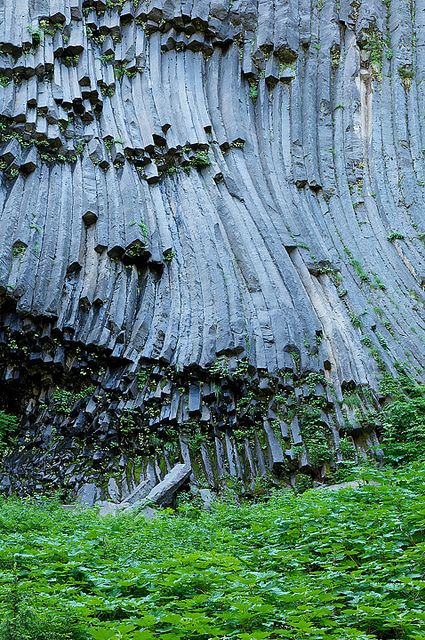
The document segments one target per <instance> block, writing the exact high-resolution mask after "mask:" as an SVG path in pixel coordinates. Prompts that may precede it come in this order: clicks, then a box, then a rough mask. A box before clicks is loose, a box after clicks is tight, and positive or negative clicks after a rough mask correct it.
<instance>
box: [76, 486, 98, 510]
mask: <svg viewBox="0 0 425 640" xmlns="http://www.w3.org/2000/svg"><path fill="white" fill-rule="evenodd" d="M99 495H100V492H99V490H98V488H97V487H96V485H95V484H93V483H85V484H83V485H82V487H81V489H80V490H79V492H78V495H77V497H78V501H79V502H81V504H83V505H85V506H86V507H93V506H94V504H95V503H96V501H97V499H98V497H99Z"/></svg>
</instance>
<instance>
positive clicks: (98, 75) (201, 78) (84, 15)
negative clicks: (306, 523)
mask: <svg viewBox="0 0 425 640" xmlns="http://www.w3.org/2000/svg"><path fill="white" fill-rule="evenodd" d="M0 24H1V27H0V28H1V36H0V40H1V55H0V84H1V87H0V89H1V97H0V105H1V106H0V111H1V113H2V117H1V121H0V134H1V145H0V167H1V170H2V172H1V178H0V180H1V182H0V238H1V245H0V302H1V312H0V374H1V376H2V382H1V391H0V408H2V410H3V411H5V412H6V413H8V414H10V413H13V414H16V415H18V416H19V417H20V419H21V426H20V429H19V436H18V440H17V442H16V443H15V445H14V446H12V447H10V446H9V449H8V451H7V455H6V457H5V460H4V464H3V471H4V475H3V482H2V486H3V489H4V490H13V489H18V490H20V491H41V490H47V489H50V488H52V487H57V486H60V487H64V488H69V489H70V490H71V491H72V492H74V493H77V492H78V491H80V492H84V491H85V490H86V488H87V486H88V487H89V488H91V492H92V493H93V495H95V494H96V495H95V499H99V498H101V497H102V498H107V499H108V498H109V497H111V491H112V493H113V494H114V496H113V497H112V499H113V500H114V501H119V500H123V499H125V497H126V495H128V494H129V493H130V492H131V491H132V490H133V489H134V487H135V486H136V485H137V484H139V483H140V482H143V481H144V480H146V481H148V484H149V485H152V486H154V485H155V484H157V483H158V482H159V481H160V480H161V479H162V478H163V477H164V475H165V474H166V473H167V471H169V470H170V469H171V468H172V467H173V466H174V465H175V464H176V463H178V462H185V463H187V464H191V465H192V469H193V474H192V482H196V481H198V482H199V481H201V480H203V481H205V480H206V482H208V484H209V485H210V486H211V487H217V486H220V484H221V485H222V484H223V483H225V482H228V478H229V477H233V478H236V479H239V480H240V481H241V483H242V484H243V485H244V486H245V487H250V486H251V487H252V486H253V483H254V482H255V479H256V478H257V477H264V476H267V475H268V474H269V473H270V472H272V474H273V476H274V477H275V478H279V477H280V478H283V479H284V480H287V479H290V478H293V475H294V473H295V472H296V471H297V470H299V469H301V470H303V471H305V472H308V473H310V474H312V475H313V476H316V477H323V476H324V475H326V473H327V472H329V469H332V466H333V465H334V464H335V461H338V460H341V457H342V456H343V455H348V456H349V455H352V453H353V451H357V452H362V451H364V450H365V449H366V448H367V447H368V446H370V445H377V444H378V439H377V434H376V433H375V431H374V426H373V423H371V422H370V420H369V419H368V417H367V416H368V414H369V412H370V410H371V409H373V408H376V407H377V406H379V401H380V398H379V397H378V396H377V393H376V388H377V383H378V380H379V375H380V371H383V370H389V371H393V372H394V371H395V369H394V367H395V363H397V362H398V363H399V364H401V363H402V364H404V366H407V367H408V368H409V369H410V370H411V371H413V372H415V371H416V372H417V371H418V370H420V369H421V365H422V364H423V362H424V359H425V344H424V339H423V333H421V332H422V331H423V326H421V315H422V312H423V307H422V304H423V303H422V297H421V296H422V294H421V289H422V286H423V282H424V274H425V272H424V267H423V262H422V261H421V260H422V258H423V254H424V234H423V230H422V231H421V228H420V225H421V221H422V220H423V211H424V207H425V163H424V160H425V157H424V153H425V107H424V104H425V100H424V98H425V95H424V91H425V83H424V82H423V81H424V79H425V64H424V62H425V59H424V58H425V0H416V2H414V1H413V0H412V1H410V0H409V1H408V0H385V1H383V0H367V1H366V0H365V1H364V2H360V1H359V0H355V1H352V2H351V3H350V2H348V1H347V0H340V1H338V2H335V1H334V0H280V1H279V2H273V1H272V0H258V1H257V0H244V1H243V0H232V1H230V0H222V1H217V0H190V1H179V0H149V1H145V0H140V1H139V2H131V1H130V0H127V1H126V2H122V1H121V0H106V1H104V0H97V1H94V0H83V1H82V0H50V1H48V0H20V1H19V2H16V1H15V0H0ZM422 318H423V316H422ZM341 439H342V444H341ZM93 487H94V488H93ZM96 487H97V488H96Z"/></svg>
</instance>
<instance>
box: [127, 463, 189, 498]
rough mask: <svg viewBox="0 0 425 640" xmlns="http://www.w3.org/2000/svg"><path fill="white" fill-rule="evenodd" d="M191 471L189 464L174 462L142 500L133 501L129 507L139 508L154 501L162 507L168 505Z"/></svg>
mask: <svg viewBox="0 0 425 640" xmlns="http://www.w3.org/2000/svg"><path fill="white" fill-rule="evenodd" d="M191 472H192V468H191V466H190V464H186V463H179V464H176V465H175V466H174V467H173V468H172V469H171V471H170V472H169V473H167V475H166V476H165V478H164V479H163V480H161V482H159V483H158V484H157V485H156V486H155V487H154V488H153V489H152V490H151V491H150V492H149V493H148V495H147V496H146V497H145V498H144V499H143V500H140V501H138V502H135V503H134V504H132V505H131V506H130V507H129V509H135V508H138V509H139V508H140V507H143V506H145V505H148V504H150V503H155V504H157V505H160V506H162V507H166V506H168V505H170V504H171V502H172V501H173V498H174V496H175V494H176V493H177V491H178V490H179V489H180V487H181V486H182V485H183V484H184V483H185V482H186V481H187V480H188V479H189V476H190V474H191Z"/></svg>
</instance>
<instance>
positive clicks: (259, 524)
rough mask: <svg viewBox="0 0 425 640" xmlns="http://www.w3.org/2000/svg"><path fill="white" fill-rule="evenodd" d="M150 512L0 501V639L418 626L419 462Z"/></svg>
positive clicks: (241, 639) (423, 502)
mask: <svg viewBox="0 0 425 640" xmlns="http://www.w3.org/2000/svg"><path fill="white" fill-rule="evenodd" d="M365 480H373V481H375V482H377V483H379V484H369V485H365V486H362V487H361V488H358V489H344V490H342V491H339V492H331V491H323V490H320V491H317V490H311V491H307V492H305V493H303V494H301V495H296V494H294V493H292V492H291V491H276V492H275V493H273V494H272V495H271V497H270V499H269V500H268V501H267V502H263V503H258V504H251V505H247V506H242V507H237V506H235V505H234V504H230V503H226V502H217V503H215V504H214V505H213V509H212V511H211V513H207V512H205V511H202V510H200V509H198V508H197V506H196V504H194V503H193V502H183V503H182V504H181V506H180V509H179V512H178V513H172V512H171V511H170V510H166V511H163V512H161V513H160V515H159V516H158V517H157V518H155V519H154V520H151V521H146V520H145V519H144V518H143V517H142V516H134V515H131V516H128V515H126V514H121V515H119V516H109V517H106V518H103V519H102V518H100V517H99V516H98V515H97V514H96V512H95V511H94V510H76V511H75V512H73V511H65V510H63V509H62V508H61V507H60V505H59V504H54V503H51V502H50V503H49V502H44V501H39V502H36V501H33V502H30V501H14V500H8V501H3V502H2V503H0V620H1V623H0V638H1V640H12V638H13V639H14V640H15V639H17V638H19V639H20V640H27V639H28V640H29V639H30V638H31V640H64V639H67V640H83V639H95V640H109V639H119V638H121V639H132V640H149V639H155V638H161V639H164V640H179V639H183V638H185V639H186V638H187V639H197V640H208V639H210V640H224V639H225V638H226V639H230V638H235V639H238V640H260V639H266V638H291V639H293V640H301V639H303V640H304V639H305V638H314V639H317V640H319V639H321V640H330V639H338V640H343V639H347V640H348V639H352V638H356V639H358V640H360V639H361V640H374V639H382V640H383V639H390V638H392V639H395V638H404V639H410V638H418V639H419V638H423V637H424V635H425V599H424V597H423V596H424V589H425V582H424V572H425V556H424V553H423V550H424V546H425V529H424V524H423V523H424V518H425V482H424V481H425V464H423V463H414V464H412V465H411V466H410V467H409V468H406V469H404V470H402V471H400V470H396V471H394V470H393V471H386V472H378V471H373V472H368V473H367V474H366V475H365Z"/></svg>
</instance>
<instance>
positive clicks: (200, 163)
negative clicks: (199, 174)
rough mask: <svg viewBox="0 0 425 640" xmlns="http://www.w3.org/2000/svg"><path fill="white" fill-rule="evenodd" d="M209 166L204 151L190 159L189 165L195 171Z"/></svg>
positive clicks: (208, 159) (208, 160)
mask: <svg viewBox="0 0 425 640" xmlns="http://www.w3.org/2000/svg"><path fill="white" fill-rule="evenodd" d="M210 164H211V160H210V158H209V155H208V153H207V152H206V151H198V152H197V153H195V155H194V156H193V157H192V158H191V159H190V165H191V166H192V167H195V168H196V169H203V168H204V167H209V166H210Z"/></svg>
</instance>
